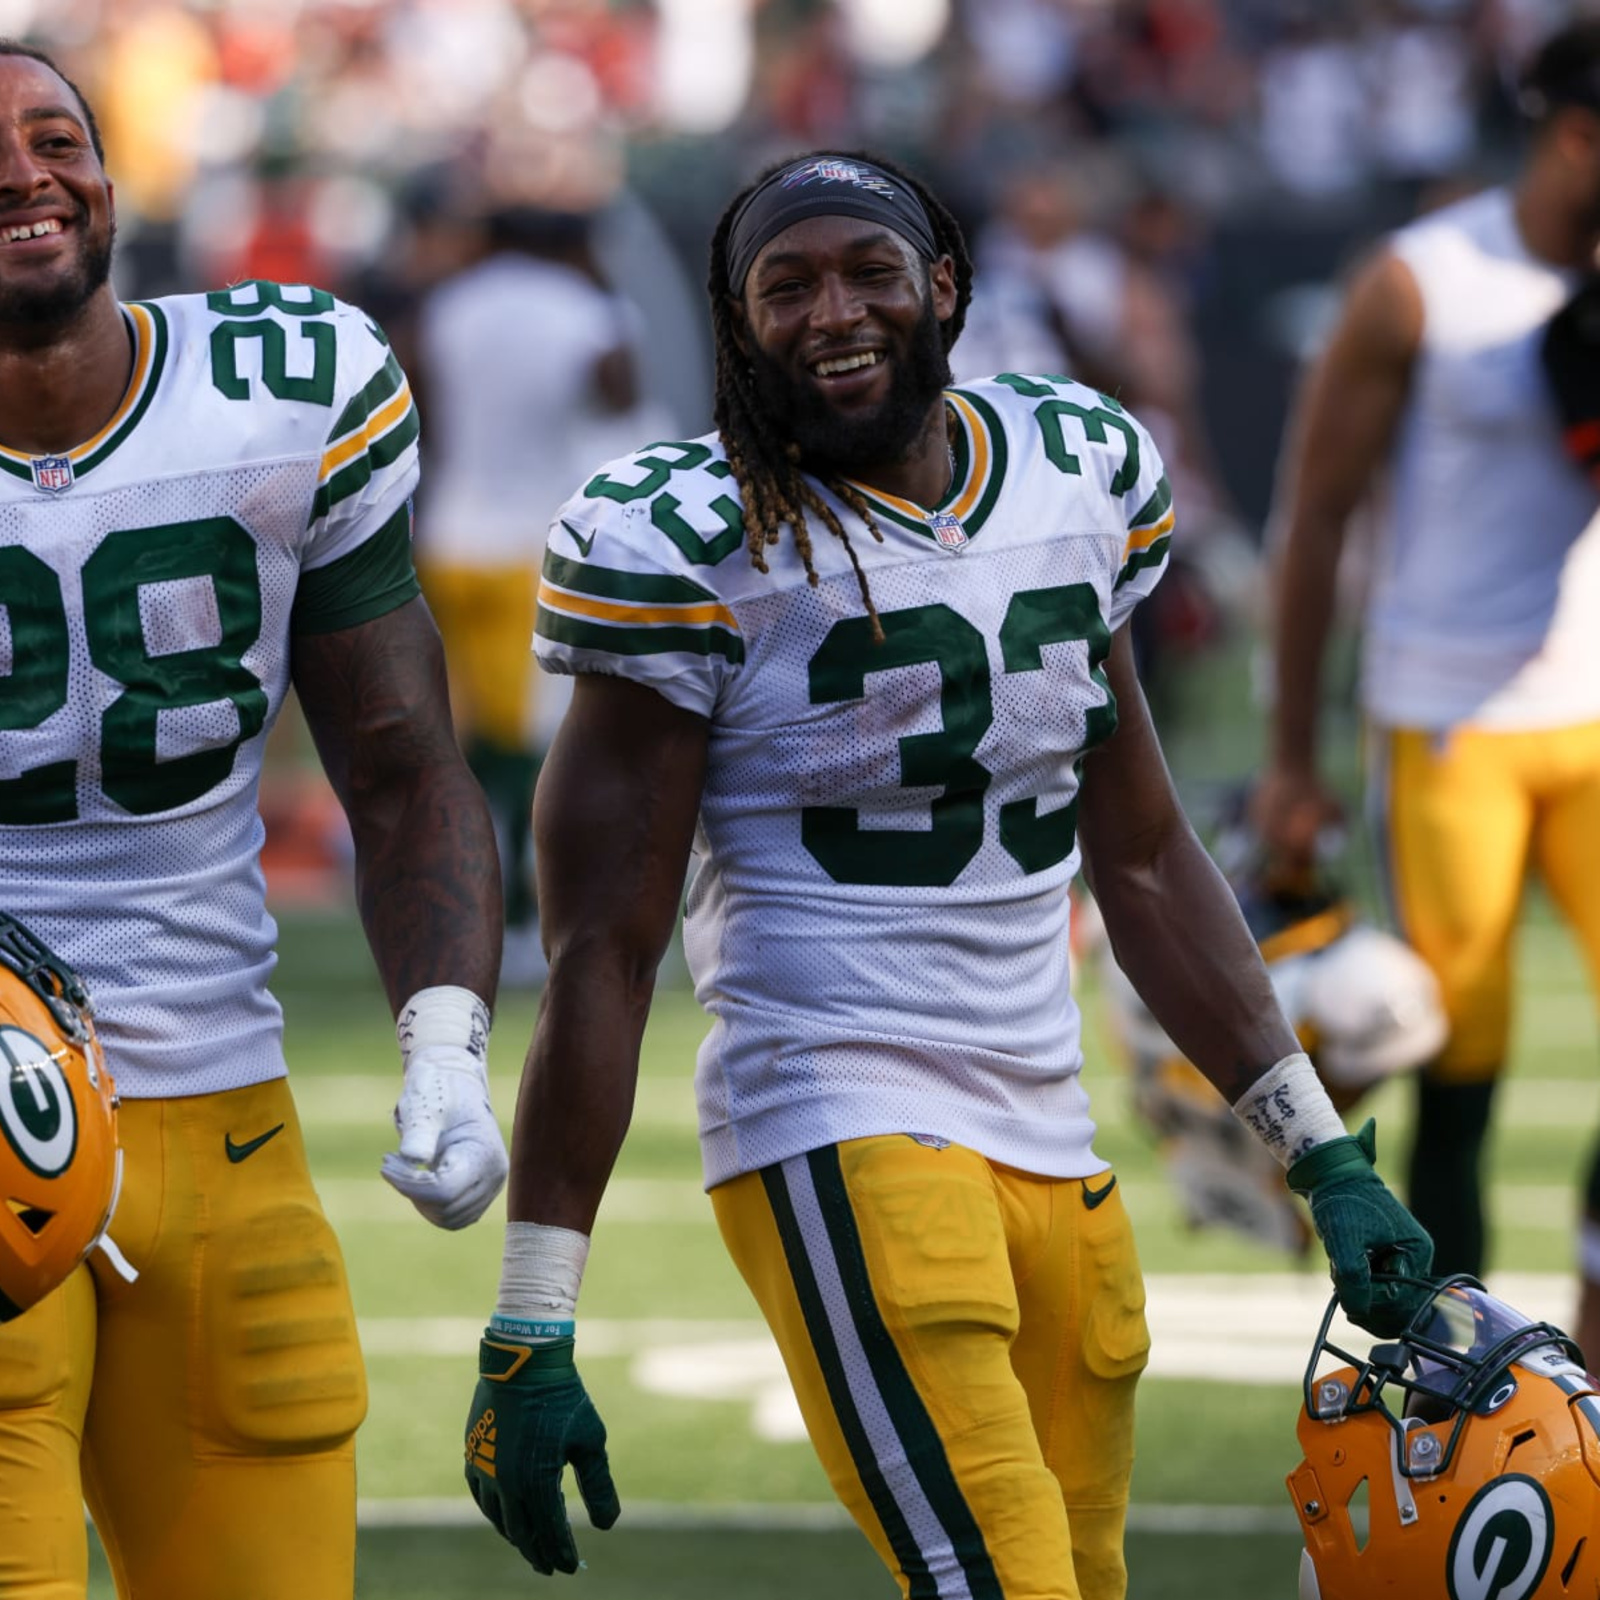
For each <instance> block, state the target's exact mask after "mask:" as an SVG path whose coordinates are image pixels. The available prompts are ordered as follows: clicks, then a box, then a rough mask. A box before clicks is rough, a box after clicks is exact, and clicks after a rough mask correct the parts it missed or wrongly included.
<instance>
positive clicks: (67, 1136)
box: [0, 1026, 78, 1178]
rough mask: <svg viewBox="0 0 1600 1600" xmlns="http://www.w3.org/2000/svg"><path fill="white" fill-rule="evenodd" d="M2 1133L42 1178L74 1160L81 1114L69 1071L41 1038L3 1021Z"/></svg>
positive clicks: (0, 1048) (56, 1173)
mask: <svg viewBox="0 0 1600 1600" xmlns="http://www.w3.org/2000/svg"><path fill="white" fill-rule="evenodd" d="M0 1134H3V1135H4V1136H5V1139H6V1142H7V1143H8V1144H9V1145H10V1146H11V1148H12V1150H14V1151H15V1152H16V1156H17V1159H18V1160H19V1161H20V1162H21V1163H22V1164H23V1165H24V1166H25V1167H26V1168H27V1169H28V1170H29V1171H30V1172H36V1173H37V1174H38V1175H39V1176H40V1177H41V1178H54V1177H57V1176H59V1175H60V1174H61V1173H63V1172H65V1171H66V1170H67V1168H68V1167H69V1166H71V1165H72V1158H73V1156H74V1155H76V1154H77V1149H78V1113H77V1108H76V1106H75V1105H74V1104H73V1100H72V1089H71V1086H70V1085H69V1084H68V1083H67V1079H66V1075H65V1074H64V1073H63V1072H62V1070H61V1068H60V1066H59V1064H58V1063H57V1062H56V1060H55V1058H54V1057H53V1056H52V1055H51V1052H50V1048H49V1046H48V1045H46V1044H45V1043H44V1041H43V1040H41V1039H36V1038H35V1037H34V1036H33V1035H32V1034H31V1033H25V1032H24V1031H23V1030H22V1029H21V1028H17V1027H12V1026H0Z"/></svg>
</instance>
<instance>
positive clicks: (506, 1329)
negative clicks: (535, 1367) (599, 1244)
mask: <svg viewBox="0 0 1600 1600" xmlns="http://www.w3.org/2000/svg"><path fill="white" fill-rule="evenodd" d="M588 1259H589V1235H588V1234H586V1233H578V1232H576V1231H575V1230H574V1229H572V1228H555V1227H551V1226H549V1225H548V1224H546V1223H543V1222H508V1223H507V1224H506V1243H505V1254H504V1255H503V1257H502V1258H501V1262H500V1298H499V1299H498V1300H497V1301H496V1302H495V1307H494V1316H493V1317H491V1318H490V1321H489V1326H490V1327H491V1328H493V1329H494V1330H495V1332H497V1333H505V1334H510V1335H511V1336H512V1337H513V1338H517V1339H529V1340H540V1339H562V1338H565V1337H567V1335H569V1334H570V1333H571V1332H572V1328H573V1315H574V1313H575V1312H576V1311H577V1308H578V1288H579V1285H580V1284H581V1283H582V1282H583V1268H584V1263H585V1262H587V1261H588Z"/></svg>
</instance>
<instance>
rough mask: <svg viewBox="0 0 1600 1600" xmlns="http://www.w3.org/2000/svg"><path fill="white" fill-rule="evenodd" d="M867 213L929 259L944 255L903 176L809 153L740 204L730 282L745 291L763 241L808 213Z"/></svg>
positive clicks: (731, 239)
mask: <svg viewBox="0 0 1600 1600" xmlns="http://www.w3.org/2000/svg"><path fill="white" fill-rule="evenodd" d="M838 216H844V217H861V218H864V219H865V220H866V221H868V222H881V223H882V224H883V225H884V226H885V227H886V228H892V229H893V230H894V232H896V233H898V234H900V235H902V236H903V237H904V238H906V239H908V240H910V242H911V243H912V244H913V245H914V246H915V247H916V249H917V251H918V253H919V254H920V255H921V256H922V257H923V259H924V260H927V261H935V260H937V259H938V257H939V253H940V252H939V247H938V245H937V244H936V243H935V242H934V237H933V224H932V223H931V222H930V221H929V220H928V213H927V212H926V211H925V210H924V209H923V206H922V202H921V201H920V200H919V199H918V198H917V197H916V195H915V194H913V193H912V192H911V190H910V189H908V188H907V187H906V186H905V184H904V183H903V182H902V181H901V180H900V179H898V178H895V177H892V176H891V175H890V174H889V173H887V172H885V171H884V170H883V169H882V168H881V167H875V166H873V165H872V163H871V162H870V161H856V160H852V159H850V158H849V157H846V156H806V157H804V158H803V159H801V160H799V161H794V162H791V163H790V164H789V165H788V166H786V167H783V168H781V169H780V170H779V171H777V172H775V173H773V175H772V176H771V177H770V178H768V179H767V181H766V182H765V183H763V184H761V185H760V187H759V188H757V189H755V190H754V191H753V192H752V193H751V194H750V195H749V196H748V197H747V198H746V200H745V202H744V204H743V205H742V206H740V207H739V211H738V214H737V215H736V216H735V217H734V219H733V226H732V227H730V228H729V229H728V283H729V286H730V287H731V288H732V290H733V292H734V293H735V294H743V293H744V280H745V278H746V277H747V276H748V274H749V271H750V268H751V266H752V265H753V264H754V262H755V259H756V257H757V256H758V255H759V254H760V253H761V248H762V246H763V245H765V244H767V243H769V242H770V241H771V240H773V239H775V238H777V236H778V235H779V234H780V233H782V232H783V230H784V229H785V228H787V227H790V226H791V225H792V224H794V223H796V222H803V221H804V220H805V219H806V218H808V217H838Z"/></svg>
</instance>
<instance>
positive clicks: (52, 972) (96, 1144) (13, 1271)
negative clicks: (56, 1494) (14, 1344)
mask: <svg viewBox="0 0 1600 1600" xmlns="http://www.w3.org/2000/svg"><path fill="white" fill-rule="evenodd" d="M91 1013H92V1007H91V1005H90V1002H89V993H88V990H87V989H85V988H84V986H83V982H82V980H81V979H80V978H79V977H78V975H77V974H76V973H75V972H74V971H73V970H72V969H71V968H70V967H68V966H67V965H66V963H65V962H63V961H61V960H60V959H58V958H57V957H56V956H55V955H53V954H52V953H51V952H50V950H49V949H48V948H46V946H45V945H44V944H43V943H42V942H41V941H40V940H39V939H37V938H35V936H34V935H33V934H31V933H30V932H29V931H28V930H27V929H26V928H25V927H23V925H22V924H21V923H20V922H18V921H17V920H16V918H14V917H10V916H7V915H6V914H5V913H4V912H0V1322H8V1321H10V1320H11V1319H12V1318H13V1317H17V1316H20V1315H21V1314H22V1313H23V1312H24V1311H26V1310H27V1309H28V1308H29V1307H30V1306H32V1305H35V1304H37V1303H38V1302H39V1301H40V1300H42V1299H43V1298H44V1297H45V1296H46V1295H47V1294H49V1293H50V1291H51V1290H52V1289H54V1288H56V1286H57V1285H58V1284H60V1283H62V1282H64V1281H65V1279H66V1277H67V1275H68V1273H70V1272H71V1271H72V1269H73V1268H74V1267H75V1266H77V1264H78V1263H79V1262H80V1261H82V1260H83V1258H84V1257H85V1256H86V1255H88V1253H89V1252H90V1251H91V1250H92V1249H93V1248H94V1247H95V1245H96V1244H98V1243H99V1242H100V1240H101V1238H102V1237H103V1236H104V1234H105V1230H106V1227H107V1225H108V1224H109V1222H110V1220H111V1213H112V1210H113V1209H114V1208H115V1206H116V1200H117V1190H118V1187H119V1185H120V1182H121V1177H122V1152H121V1151H120V1150H119V1149H118V1146H117V1095H116V1085H115V1084H114V1083H113V1082H112V1079H111V1075H110V1073H108V1072H107V1071H106V1068H105V1062H104V1060H103V1059H102V1057H101V1054H100V1041H99V1040H98V1039H97V1038H96V1037H95V1033H94V1025H93V1023H92V1022H91V1021H90V1016H91Z"/></svg>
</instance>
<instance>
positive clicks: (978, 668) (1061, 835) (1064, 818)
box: [800, 583, 1117, 888]
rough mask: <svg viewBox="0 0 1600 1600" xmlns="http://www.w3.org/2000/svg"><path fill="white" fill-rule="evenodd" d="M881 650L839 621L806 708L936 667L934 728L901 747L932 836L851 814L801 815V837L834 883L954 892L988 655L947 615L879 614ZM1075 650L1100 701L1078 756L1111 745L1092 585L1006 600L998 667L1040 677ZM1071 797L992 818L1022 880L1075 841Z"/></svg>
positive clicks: (1104, 644)
mask: <svg viewBox="0 0 1600 1600" xmlns="http://www.w3.org/2000/svg"><path fill="white" fill-rule="evenodd" d="M879 621H880V622H881V623H882V625H883V631H884V636H885V637H884V642H883V643H882V644H875V643H874V642H873V639H872V625H871V623H870V622H869V621H868V619H867V618H865V617H849V618H846V619H845V620H844V621H842V622H837V623H835V624H834V625H833V627H832V628H831V629H829V631H828V635H827V637H826V638H825V639H824V640H823V641H822V644H821V645H820V646H819V647H818V649H817V652H816V654H815V655H814V656H812V658H811V665H810V682H811V703H812V704H813V705H826V704H830V703H833V702H836V701H842V700H859V699H861V698H862V696H863V695H864V694H865V693H866V679H867V675H868V674H869V673H874V672H891V671H893V670H895V669H896V668H898V667H910V666H917V665H921V664H923V663H933V664H935V665H937V667H938V669H939V706H940V711H941V713H942V717H943V726H942V727H941V728H940V729H939V730H938V731H937V732H935V733H914V734H906V735H904V736H903V737H902V738H901V739H900V740H899V746H900V783H901V786H902V787H903V788H927V787H937V788H942V789H943V791H944V792H943V793H942V794H941V795H940V796H939V797H938V798H937V799H935V800H934V801H933V802H932V804H931V805H930V807H929V810H930V811H931V813H932V821H933V826H932V827H931V828H930V829H914V830H913V829H904V828H899V829H889V828H863V827H862V826H861V816H860V812H859V810H858V809H857V808H855V807H853V806H807V807H806V808H805V809H804V810H803V811H802V812H801V816H800V836H801V840H802V842H803V843H804V844H805V847H806V849H807V850H809V851H810V852H811V854H812V855H813V856H814V857H815V858H816V860H817V862H818V863H819V864H820V865H821V866H822V867H823V868H824V870H825V871H826V872H827V873H828V875H829V876H830V877H831V878H832V879H833V880H834V881H835V882H836V883H856V884H880V885H885V886H896V887H917V888H945V887H948V886H949V885H950V884H952V883H954V882H955V880H956V879H957V878H958V877H959V876H960V874H961V872H962V870H963V868H965V867H966V865H967V863H968V862H970V861H971V860H972V858H973V857H974V856H975V855H977V853H978V851H979V849H980V848H981V847H982V844H983V828H984V822H983V797H984V793H985V791H986V790H987V789H988V787H989V780H990V777H991V774H990V772H989V769H988V768H987V767H985V766H984V765H983V764H982V763H981V762H980V761H978V760H977V758H976V755H975V752H976V750H977V748H978V745H979V743H980V742H981V741H982V739H983V736H984V734H985V733H987V732H988V730H989V728H990V726H991V724H992V723H993V722H994V697H993V693H992V689H991V681H990V671H989V657H988V652H987V650H986V649H985V646H984V640H983V635H982V634H981V633H980V632H979V631H978V629H977V628H975V627H974V626H973V625H972V624H971V623H970V622H968V621H967V619H966V618H965V617H963V616H961V615H960V614H959V613H958V612H956V611H953V610H952V609H951V608H950V607H949V606H947V605H942V604H940V605H926V606H913V607H910V608H908V609H906V610H903V611H887V612H884V613H883V614H882V615H881V616H880V618H879ZM1073 640H1082V641H1083V642H1084V643H1085V644H1087V646H1088V649H1089V671H1090V675H1091V677H1092V678H1093V680H1094V682H1095V683H1096V684H1097V685H1098V686H1099V687H1100V689H1101V691H1102V693H1103V694H1104V696H1105V698H1104V700H1103V702H1102V703H1101V704H1100V705H1098V706H1092V707H1090V709H1089V711H1088V713H1087V715H1086V718H1085V729H1084V741H1083V748H1084V749H1085V750H1087V749H1088V748H1089V747H1090V746H1091V745H1095V744H1099V743H1100V742H1101V741H1102V740H1104V739H1107V738H1109V737H1110V736H1111V734H1112V732H1113V731H1114V730H1115V728H1116V725H1117V712H1116V705H1115V702H1114V701H1113V699H1112V696H1111V689H1110V686H1109V684H1107V682H1106V679H1105V674H1104V672H1103V671H1102V670H1101V669H1102V667H1103V665H1104V662H1105V659H1106V656H1107V655H1108V654H1109V652H1110V649H1111V635H1110V633H1109V631H1108V630H1107V628H1106V624H1105V619H1104V617H1102V615H1101V613H1100V602H1099V599H1098V597H1097V596H1096V594H1095V591H1094V589H1093V588H1092V586H1090V585H1089V584H1086V583H1075V584H1068V585H1065V586H1062V587H1057V588H1050V589H1026V590H1023V591H1022V592H1020V593H1018V594H1016V595H1013V596H1012V598H1011V603H1010V605H1009V606H1008V607H1007V609H1006V615H1005V620H1004V621H1003V622H1002V623H1001V625H1000V638H999V643H1000V657H1001V661H1002V662H1003V664H1004V670H1005V671H1006V672H1007V673H1013V672H1038V671H1040V670H1041V669H1042V667H1043V665H1044V658H1043V650H1044V647H1045V646H1046V645H1050V644H1064V643H1067V642H1069V641H1073ZM1077 812H1078V803H1077V800H1076V798H1074V799H1073V800H1072V802H1071V803H1070V804H1068V805H1065V806H1062V807H1059V808H1058V809H1057V810H1054V811H1046V812H1041V811H1040V810H1039V802H1038V800H1037V798H1026V799H1021V800H1012V801H1008V802H1007V803H1006V804H1005V805H1003V806H1001V808H1000V843H1001V846H1002V847H1003V848H1004V849H1005V851H1006V853H1007V854H1008V855H1010V856H1011V858H1012V859H1013V860H1014V861H1016V863H1017V864H1018V865H1019V866H1020V867H1021V868H1022V870H1023V871H1024V872H1042V871H1044V870H1045V868H1047V867H1052V866H1055V865H1056V864H1057V863H1059V862H1061V861H1064V860H1066V858H1067V857H1068V856H1069V855H1071V853H1072V847H1073V844H1074V842H1075V841H1076V838H1077Z"/></svg>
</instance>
